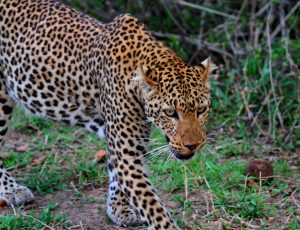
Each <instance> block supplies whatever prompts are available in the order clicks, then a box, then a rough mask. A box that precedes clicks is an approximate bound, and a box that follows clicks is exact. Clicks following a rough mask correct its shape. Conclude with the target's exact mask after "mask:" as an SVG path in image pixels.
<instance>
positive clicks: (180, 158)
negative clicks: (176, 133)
mask: <svg viewBox="0 0 300 230" xmlns="http://www.w3.org/2000/svg"><path fill="white" fill-rule="evenodd" d="M172 153H173V155H174V156H175V157H176V158H177V159H178V160H189V159H191V158H192V157H193V156H194V155H195V153H194V152H189V153H188V154H184V155H183V154H180V153H179V152H178V151H176V150H174V151H172Z"/></svg>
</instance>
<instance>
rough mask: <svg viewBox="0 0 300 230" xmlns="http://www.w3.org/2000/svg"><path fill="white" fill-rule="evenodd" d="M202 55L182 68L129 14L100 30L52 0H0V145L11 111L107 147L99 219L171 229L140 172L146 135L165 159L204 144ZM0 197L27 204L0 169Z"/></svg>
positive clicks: (29, 196) (24, 191)
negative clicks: (161, 147) (162, 140)
mask: <svg viewBox="0 0 300 230" xmlns="http://www.w3.org/2000/svg"><path fill="white" fill-rule="evenodd" d="M212 69H213V63H212V61H211V58H209V57H208V58H207V59H205V60H204V61H202V62H201V63H199V64H198V65H188V64H186V63H185V62H184V61H183V60H182V58H180V57H179V56H178V55H177V54H176V53H175V52H174V51H173V50H172V49H170V48H168V47H167V46H166V45H165V44H164V43H163V42H161V41H159V40H158V39H157V38H155V37H154V36H153V35H152V33H151V32H150V30H148V29H147V27H146V26H145V25H144V24H143V23H142V22H141V21H140V20H139V19H137V18H136V17H134V16H132V15H130V14H122V15H119V16H117V17H116V18H115V19H113V20H112V21H110V22H107V23H103V22H100V21H98V20H96V19H94V18H92V17H90V16H88V15H85V14H83V13H81V12H79V11H77V10H75V9H73V8H72V7H70V6H67V5H65V4H63V3H61V2H60V1H56V0H0V143H1V145H2V146H3V144H4V142H5V137H7V135H6V134H7V132H8V129H9V123H10V120H11V117H12V112H13V109H14V107H15V106H20V107H22V108H24V110H25V111H27V112H29V113H31V114H34V115H37V116H39V117H41V118H45V119H50V120H54V121H58V122H62V123H66V124H69V125H72V126H78V127H83V128H84V129H86V130H88V131H91V132H94V133H96V134H97V135H98V136H99V138H102V139H103V138H104V139H105V140H106V143H107V147H106V148H107V153H108V154H107V168H108V174H109V185H108V187H109V188H108V197H107V203H106V206H107V215H108V216H109V218H110V219H111V220H112V221H113V222H114V223H116V224H117V225H120V226H129V225H132V224H135V223H138V222H140V223H143V224H144V225H145V226H146V228H147V229H155V230H158V229H179V227H178V226H177V225H176V222H175V221H174V220H173V218H172V217H171V215H170V213H169V211H168V210H167V208H166V207H165V206H164V204H163V203H162V201H161V200H160V198H159V196H158V195H157V193H156V192H157V191H155V188H154V187H153V186H152V184H151V181H150V179H149V173H148V171H147V170H146V169H145V167H144V163H145V156H146V155H147V154H148V145H149V136H150V132H151V129H152V128H153V127H156V128H158V129H160V131H161V133H162V135H164V136H165V137H166V142H167V145H168V152H169V154H170V155H171V156H172V158H174V159H175V160H179V161H186V160H189V159H191V158H193V157H194V156H195V154H196V153H197V152H199V150H200V149H201V148H202V147H203V146H204V144H205V143H206V139H207V134H206V128H205V127H206V123H207V120H208V115H209V113H210V110H211V97H210V75H211V71H212ZM0 199H3V200H5V201H6V203H7V204H8V205H9V206H15V205H21V204H25V203H27V202H30V201H33V200H34V195H33V193H32V192H31V190H30V189H28V188H27V187H26V186H23V185H20V184H19V183H17V182H16V180H15V178H14V177H13V176H11V174H10V172H9V171H8V170H7V169H6V168H5V167H4V164H3V160H2V161H1V163H0Z"/></svg>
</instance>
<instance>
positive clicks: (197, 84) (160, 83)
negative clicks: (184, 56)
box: [137, 58, 212, 160]
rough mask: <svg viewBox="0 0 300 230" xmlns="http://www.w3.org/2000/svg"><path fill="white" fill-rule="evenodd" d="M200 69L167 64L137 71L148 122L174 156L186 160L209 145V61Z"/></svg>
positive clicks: (210, 66) (210, 64) (210, 67)
mask: <svg viewBox="0 0 300 230" xmlns="http://www.w3.org/2000/svg"><path fill="white" fill-rule="evenodd" d="M201 64H202V65H201V66H187V65H185V64H184V63H183V62H176V64H174V63H170V64H168V63H165V62H164V64H163V65H162V66H156V67H155V68H149V67H148V66H145V65H141V66H140V67H138V70H137V78H138V79H139V80H140V83H141V84H139V87H140V88H141V91H142V95H143V98H144V105H145V113H146V116H147V119H148V120H149V121H151V122H152V123H154V124H155V126H157V127H158V128H160V129H161V130H162V132H163V133H164V135H165V136H166V139H167V141H168V143H169V147H170V150H171V152H172V154H173V155H174V156H175V157H176V158H177V159H180V160H187V159H190V158H191V157H193V156H194V154H195V153H196V152H197V151H198V150H199V149H201V148H202V146H203V145H204V144H205V142H206V132H205V123H206V122H207V119H208V114H209V112H210V105H211V103H210V93H209V89H210V84H209V75H210V72H211V69H212V63H211V61H210V58H208V59H206V60H205V61H203V62H202V63H201Z"/></svg>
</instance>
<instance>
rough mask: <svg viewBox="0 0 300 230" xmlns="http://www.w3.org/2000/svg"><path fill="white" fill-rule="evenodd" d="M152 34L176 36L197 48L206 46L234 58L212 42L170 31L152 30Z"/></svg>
mask: <svg viewBox="0 0 300 230" xmlns="http://www.w3.org/2000/svg"><path fill="white" fill-rule="evenodd" d="M152 34H153V35H154V36H156V37H159V38H168V39H170V38H176V39H178V40H184V41H186V42H188V43H190V44H192V45H195V46H197V47H198V48H199V49H201V48H206V49H208V50H211V51H214V52H216V53H219V54H222V55H223V56H226V57H228V58H231V59H235V56H234V55H232V54H231V53H228V52H227V51H225V50H222V49H220V48H219V47H218V46H216V45H214V44H211V43H209V42H206V41H201V42H200V41H198V40H196V39H192V38H190V37H186V36H179V35H177V34H170V33H161V32H157V31H152Z"/></svg>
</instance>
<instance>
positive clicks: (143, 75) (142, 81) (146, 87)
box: [132, 65, 158, 96]
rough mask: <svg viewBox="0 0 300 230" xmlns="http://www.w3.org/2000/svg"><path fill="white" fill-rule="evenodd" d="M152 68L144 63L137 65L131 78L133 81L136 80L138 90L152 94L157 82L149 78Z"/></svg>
mask: <svg viewBox="0 0 300 230" xmlns="http://www.w3.org/2000/svg"><path fill="white" fill-rule="evenodd" d="M151 73H152V70H150V69H149V68H148V67H147V66H145V65H138V67H137V69H136V71H135V76H134V77H133V78H132V80H133V81H136V82H138V85H139V88H140V90H141V91H142V92H143V93H145V94H147V95H148V96H150V95H152V94H153V93H154V92H155V91H156V88H157V85H158V83H157V82H155V81H154V80H153V79H152V78H151Z"/></svg>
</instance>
